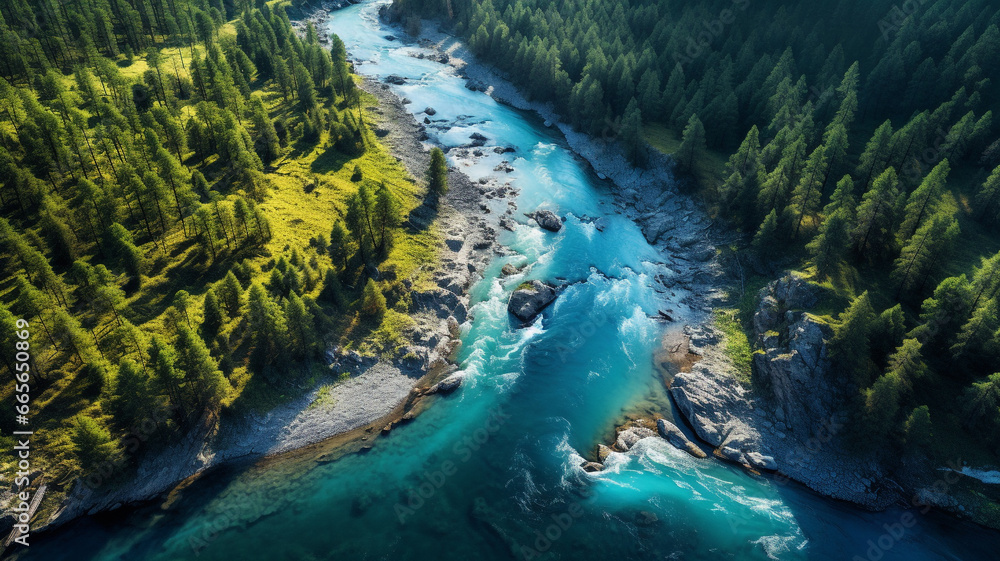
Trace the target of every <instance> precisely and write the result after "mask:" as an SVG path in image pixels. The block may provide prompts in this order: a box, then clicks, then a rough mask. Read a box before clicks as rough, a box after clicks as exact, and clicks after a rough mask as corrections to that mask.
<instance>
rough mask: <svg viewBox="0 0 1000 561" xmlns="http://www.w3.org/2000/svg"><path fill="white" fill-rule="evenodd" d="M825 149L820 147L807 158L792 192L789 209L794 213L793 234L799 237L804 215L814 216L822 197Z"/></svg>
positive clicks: (825, 162) (825, 164)
mask: <svg viewBox="0 0 1000 561" xmlns="http://www.w3.org/2000/svg"><path fill="white" fill-rule="evenodd" d="M826 166H827V161H826V147H825V146H823V145H820V146H819V147H818V148H816V150H814V151H813V153H812V155H810V156H809V160H808V161H807V162H806V169H805V171H803V172H802V179H801V180H800V181H799V184H798V186H796V187H795V190H794V191H793V192H792V202H791V208H792V211H793V212H794V213H795V217H796V219H795V234H794V237H796V238H797V237H799V230H800V229H801V228H802V221H803V219H805V217H806V215H812V214H815V213H816V212H817V211H818V210H819V206H820V203H821V202H822V197H823V190H822V189H823V177H824V176H825V175H826Z"/></svg>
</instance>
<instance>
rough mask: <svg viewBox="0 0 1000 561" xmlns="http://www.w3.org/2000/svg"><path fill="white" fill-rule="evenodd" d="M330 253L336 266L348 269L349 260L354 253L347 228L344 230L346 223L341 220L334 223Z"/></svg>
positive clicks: (331, 232)
mask: <svg viewBox="0 0 1000 561" xmlns="http://www.w3.org/2000/svg"><path fill="white" fill-rule="evenodd" d="M328 251H329V253H330V259H331V260H333V264H334V266H339V267H343V269H347V260H348V259H350V257H351V255H352V254H353V251H352V247H351V239H350V235H349V234H348V233H347V228H344V223H343V222H341V221H340V220H338V221H336V222H334V223H333V230H331V231H330V245H329V248H328Z"/></svg>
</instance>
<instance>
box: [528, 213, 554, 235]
mask: <svg viewBox="0 0 1000 561" xmlns="http://www.w3.org/2000/svg"><path fill="white" fill-rule="evenodd" d="M526 216H528V217H530V218H533V219H534V220H535V222H537V223H538V225H539V226H541V227H542V228H543V229H545V230H548V231H550V232H558V231H559V230H561V229H562V220H560V218H559V217H558V216H556V213H554V212H552V211H551V210H536V211H535V212H533V213H531V214H527V215H526Z"/></svg>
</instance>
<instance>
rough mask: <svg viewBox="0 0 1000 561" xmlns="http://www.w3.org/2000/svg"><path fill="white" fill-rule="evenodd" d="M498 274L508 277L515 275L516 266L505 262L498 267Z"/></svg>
mask: <svg viewBox="0 0 1000 561" xmlns="http://www.w3.org/2000/svg"><path fill="white" fill-rule="evenodd" d="M500 274H501V275H503V276H505V277H509V276H511V275H516V274H517V267H515V266H514V265H511V264H510V263H505V264H504V266H503V267H502V268H501V269H500Z"/></svg>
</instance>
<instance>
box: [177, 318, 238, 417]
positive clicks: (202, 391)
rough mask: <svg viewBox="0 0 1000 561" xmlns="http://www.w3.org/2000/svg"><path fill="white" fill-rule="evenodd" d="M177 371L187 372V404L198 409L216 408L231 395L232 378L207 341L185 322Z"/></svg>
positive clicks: (182, 329)
mask: <svg viewBox="0 0 1000 561" xmlns="http://www.w3.org/2000/svg"><path fill="white" fill-rule="evenodd" d="M175 349H176V351H177V363H176V368H177V370H179V371H181V372H183V373H184V389H185V393H186V394H187V396H188V397H187V399H189V400H190V401H189V402H188V403H191V404H194V405H195V407H196V408H197V409H196V410H203V409H209V410H211V409H215V408H217V407H219V405H221V403H222V401H223V400H224V399H226V397H227V396H228V395H229V390H230V385H229V381H228V380H226V378H225V377H224V376H223V375H222V371H221V370H219V365H218V363H217V362H216V361H215V359H214V358H212V355H211V354H209V352H208V347H207V346H205V342H204V341H203V340H202V339H201V337H199V336H198V334H197V333H195V332H194V331H192V330H191V329H190V328H188V327H187V326H186V325H184V324H181V325H180V326H179V328H178V330H177V345H176V347H175Z"/></svg>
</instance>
